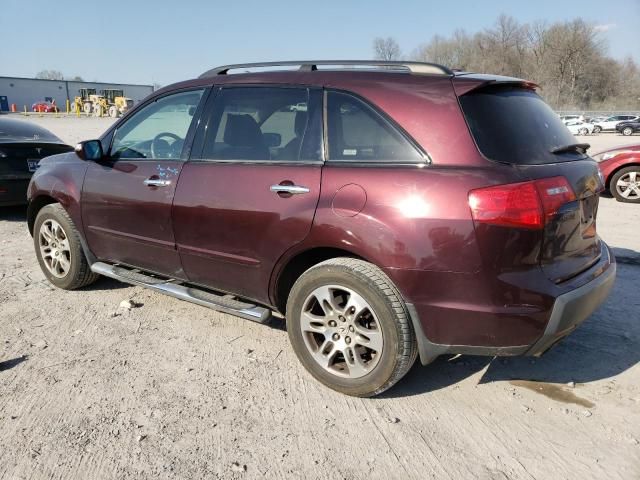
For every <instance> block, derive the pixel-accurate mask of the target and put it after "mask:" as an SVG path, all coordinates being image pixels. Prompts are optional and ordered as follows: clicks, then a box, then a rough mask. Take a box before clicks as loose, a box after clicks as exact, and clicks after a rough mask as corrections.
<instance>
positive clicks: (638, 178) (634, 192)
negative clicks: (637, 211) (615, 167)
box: [609, 166, 640, 203]
mask: <svg viewBox="0 0 640 480" xmlns="http://www.w3.org/2000/svg"><path fill="white" fill-rule="evenodd" d="M609 190H610V191H611V195H613V196H614V198H615V199H616V200H618V201H619V202H625V203H640V167H639V166H632V167H626V168H623V169H621V170H619V171H617V172H616V173H615V174H614V175H613V177H611V183H610V184H609Z"/></svg>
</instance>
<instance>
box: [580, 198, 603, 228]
mask: <svg viewBox="0 0 640 480" xmlns="http://www.w3.org/2000/svg"><path fill="white" fill-rule="evenodd" d="M598 199H599V198H598V195H589V196H588V197H585V198H583V199H582V200H580V232H581V233H582V238H585V239H587V238H593V237H595V236H596V217H597V214H598Z"/></svg>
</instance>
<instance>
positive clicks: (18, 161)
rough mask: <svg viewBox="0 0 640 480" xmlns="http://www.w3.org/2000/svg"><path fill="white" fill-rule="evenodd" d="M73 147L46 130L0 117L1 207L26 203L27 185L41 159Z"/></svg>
mask: <svg viewBox="0 0 640 480" xmlns="http://www.w3.org/2000/svg"><path fill="white" fill-rule="evenodd" d="M71 151H73V148H72V147H70V146H69V145H66V144H65V143H64V142H63V141H62V140H60V139H59V138H58V137H56V136H55V135H54V134H53V133H51V132H50V131H49V130H46V129H44V128H42V127H39V126H38V125H34V124H33V123H31V122H27V121H24V120H15V119H12V118H6V117H0V206H3V207H4V206H8V205H24V204H26V203H27V186H28V185H29V180H30V179H31V175H33V172H35V171H36V169H37V168H38V163H39V162H40V159H42V158H44V157H46V156H48V155H55V154H58V153H63V152H71Z"/></svg>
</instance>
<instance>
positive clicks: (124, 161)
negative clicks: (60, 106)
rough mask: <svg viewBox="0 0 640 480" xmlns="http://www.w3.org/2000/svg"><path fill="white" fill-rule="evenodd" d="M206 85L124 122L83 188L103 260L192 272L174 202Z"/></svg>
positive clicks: (91, 234)
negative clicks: (178, 243) (179, 238)
mask: <svg viewBox="0 0 640 480" xmlns="http://www.w3.org/2000/svg"><path fill="white" fill-rule="evenodd" d="M203 93H204V90H203V89H198V90H187V91H181V92H178V93H173V94H169V95H165V96H162V97H159V98H157V99H155V100H153V101H152V102H150V103H148V104H147V105H145V106H144V107H142V108H141V109H140V110H138V111H137V112H135V113H134V114H133V115H132V116H131V117H129V118H128V119H127V120H126V121H124V123H123V124H122V125H119V126H118V128H117V130H116V131H115V133H114V134H113V140H112V143H111V148H110V149H109V151H108V153H107V155H106V157H105V158H104V159H103V160H101V161H100V162H92V163H91V164H90V165H89V167H88V169H87V174H86V177H85V181H84V186H83V190H82V202H81V204H82V219H83V223H84V227H85V236H86V239H87V243H88V244H89V248H90V249H91V251H92V252H93V254H94V255H96V257H98V259H100V260H106V261H110V262H114V263H123V264H126V265H131V266H135V267H140V268H142V269H145V270H148V271H151V272H156V273H161V274H165V275H169V276H172V277H178V278H180V277H184V274H183V273H182V268H181V265H180V258H179V255H178V252H177V251H176V247H175V238H174V235H173V226H172V223H171V203H172V201H173V195H174V193H175V188H176V185H177V182H178V178H179V176H180V171H181V170H182V165H183V163H184V158H186V156H187V155H188V151H187V150H188V148H187V146H188V145H189V141H190V137H192V136H193V133H190V132H192V131H193V126H192V123H193V118H194V114H195V112H196V110H197V107H198V105H199V104H200V101H201V98H202V96H203Z"/></svg>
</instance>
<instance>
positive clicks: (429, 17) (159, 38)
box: [0, 0, 640, 85]
mask: <svg viewBox="0 0 640 480" xmlns="http://www.w3.org/2000/svg"><path fill="white" fill-rule="evenodd" d="M607 5H611V8H607ZM502 13H504V14H507V15H510V16H512V17H514V18H515V19H516V20H518V21H519V22H521V23H525V22H532V21H535V20H545V21H547V22H549V23H552V22H555V21H563V20H571V19H574V18H576V17H582V18H584V19H585V20H586V21H588V22H592V23H593V24H594V25H595V26H597V28H598V30H599V31H600V35H601V37H602V39H603V40H604V41H605V42H606V43H607V44H608V53H609V55H611V56H613V57H614V58H618V59H622V58H624V57H626V56H631V57H633V58H634V59H635V60H636V61H637V62H639V63H640V48H639V47H640V37H639V36H638V33H639V32H640V28H639V27H640V0H617V1H616V2H603V1H602V0H598V1H595V0H578V1H574V0H551V1H549V0H536V1H522V0H521V1H517V0H515V1H514V0H490V1H486V0H485V1H467V0H455V1H442V0H440V1H437V2H436V1H427V0H385V1H380V0H324V1H321V2H317V1H316V2H309V1H305V0H270V1H267V0H262V1H260V0H257V1H254V0H226V1H224V2H223V1H217V0H208V1H207V0H183V1H175V0H172V1H168V0H153V1H152V0H147V1H140V0H138V1H136V0H109V1H106V2H105V1H104V0H102V1H100V2H97V1H91V0H84V1H81V0H55V1H52V0H0V19H1V22H0V76H19V77H33V76H35V74H36V73H37V72H39V71H40V70H44V69H53V70H60V71H61V72H63V73H64V74H65V76H75V75H80V76H81V77H83V78H84V79H85V80H89V81H104V82H114V83H115V82H117V83H142V84H153V83H158V84H160V85H167V84H169V83H173V82H176V81H180V80H184V79H187V78H193V77H196V76H198V75H199V74H200V73H202V72H204V71H205V70H208V69H210V68H212V67H214V66H218V65H224V64H229V63H242V62H255V61H271V60H304V59H360V58H362V59H369V58H372V55H373V53H372V43H373V39H374V38H375V37H378V36H382V37H387V36H391V37H394V38H395V39H396V40H397V41H398V43H399V44H400V46H401V48H402V49H403V51H404V52H408V53H410V52H412V51H413V50H414V49H415V48H416V47H418V46H419V45H420V44H422V43H425V42H427V41H428V40H429V39H430V38H431V37H432V36H433V35H436V34H439V35H443V36H447V35H449V34H451V33H453V32H454V31H455V30H457V29H464V30H466V31H467V32H470V33H474V32H476V31H479V30H482V29H484V28H487V27H491V26H492V25H493V24H494V23H495V21H496V18H497V17H498V16H499V15H500V14H502Z"/></svg>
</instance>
